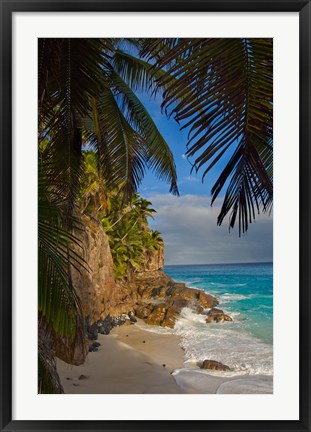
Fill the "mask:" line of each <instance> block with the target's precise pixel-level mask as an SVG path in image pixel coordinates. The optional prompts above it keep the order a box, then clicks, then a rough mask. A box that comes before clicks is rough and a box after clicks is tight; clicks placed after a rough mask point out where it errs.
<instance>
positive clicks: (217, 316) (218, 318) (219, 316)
mask: <svg viewBox="0 0 311 432" xmlns="http://www.w3.org/2000/svg"><path fill="white" fill-rule="evenodd" d="M224 321H233V320H232V318H231V317H230V316H229V315H226V314H225V313H224V311H223V310H221V309H217V308H212V309H211V310H210V311H209V312H208V314H207V318H206V320H205V322H206V323H207V324H209V323H214V322H215V323H219V322H224Z"/></svg>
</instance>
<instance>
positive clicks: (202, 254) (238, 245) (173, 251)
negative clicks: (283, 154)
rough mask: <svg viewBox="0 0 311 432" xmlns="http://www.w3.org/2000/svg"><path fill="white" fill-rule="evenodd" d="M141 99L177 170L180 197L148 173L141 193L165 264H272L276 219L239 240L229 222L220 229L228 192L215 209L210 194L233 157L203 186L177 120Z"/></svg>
mask: <svg viewBox="0 0 311 432" xmlns="http://www.w3.org/2000/svg"><path fill="white" fill-rule="evenodd" d="M139 97H140V99H141V101H142V102H143V103H144V105H145V106H146V107H147V109H148V111H149V113H150V114H151V116H152V118H153V120H154V121H155V123H156V125H157V126H158V128H159V130H160V132H161V133H162V135H163V136H164V138H165V139H166V141H167V143H168V144H169V146H170V148H171V150H172V152H173V154H174V158H175V163H176V167H177V175H178V186H179V192H180V194H181V196H180V197H179V198H178V197H174V196H172V195H170V194H169V185H168V184H166V183H164V182H163V181H160V180H158V179H157V178H156V177H155V176H154V175H153V174H152V173H151V172H147V173H146V176H145V178H144V180H143V182H142V184H141V186H140V188H139V191H140V192H141V195H142V196H143V197H144V198H147V199H149V200H150V201H151V202H152V204H153V207H154V208H155V210H156V211H157V214H156V215H155V220H154V221H150V225H151V227H152V228H153V229H157V230H159V231H160V232H161V234H162V237H163V238H164V243H165V264H167V265H168V264H209V263H210V264H214V263H231V262H232V263H234V262H237V263H239V262H265V261H272V256H273V248H272V237H273V236H272V233H273V231H272V222H273V218H272V215H270V216H269V215H267V214H263V215H260V216H258V217H257V218H256V222H255V223H253V224H251V225H250V228H249V231H248V233H247V234H245V235H243V236H242V237H241V238H239V236H238V229H237V228H235V229H234V230H231V232H229V229H228V220H225V221H224V222H223V226H221V227H218V226H217V223H216V221H217V215H218V213H219V210H220V206H221V202H222V197H223V195H224V193H225V191H222V192H221V194H220V195H219V198H218V199H217V200H216V201H215V203H214V205H213V208H211V206H210V202H211V198H210V191H211V187H212V185H213V183H214V182H215V180H216V179H217V176H218V175H219V173H220V172H221V170H222V169H223V167H224V165H225V164H226V161H227V160H228V157H229V156H230V155H227V157H226V158H224V160H223V161H221V162H220V163H219V164H218V165H217V166H216V167H215V168H213V170H212V171H211V172H210V173H209V174H208V176H206V178H205V180H204V183H203V184H202V181H201V175H200V172H199V173H198V174H196V173H195V172H193V173H192V175H190V170H191V164H190V163H189V161H188V160H187V159H186V158H185V152H186V143H187V131H185V130H183V131H180V127H179V125H178V124H177V122H176V121H175V120H174V119H173V118H171V119H170V120H168V119H167V118H166V116H165V115H164V114H162V113H161V109H160V104H159V102H158V101H155V100H154V99H150V97H149V96H147V95H140V96H139ZM230 153H231V152H230Z"/></svg>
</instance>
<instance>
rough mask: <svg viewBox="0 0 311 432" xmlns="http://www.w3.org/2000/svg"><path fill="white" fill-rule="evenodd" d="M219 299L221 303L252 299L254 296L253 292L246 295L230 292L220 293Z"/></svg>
mask: <svg viewBox="0 0 311 432" xmlns="http://www.w3.org/2000/svg"><path fill="white" fill-rule="evenodd" d="M218 298H219V301H220V303H229V302H231V301H239V300H246V299H250V298H253V297H252V294H250V295H248V296H246V295H243V294H229V293H225V294H222V295H220V296H219V297H218Z"/></svg>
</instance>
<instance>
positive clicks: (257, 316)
mask: <svg viewBox="0 0 311 432" xmlns="http://www.w3.org/2000/svg"><path fill="white" fill-rule="evenodd" d="M164 271H165V273H167V274H168V275H169V276H171V277H172V278H173V279H174V280H175V281H177V282H184V283H185V284H186V285H187V286H188V287H194V288H200V289H202V290H204V291H206V292H207V293H210V294H212V295H214V296H216V297H217V298H218V300H219V305H218V306H217V307H218V308H220V309H223V310H224V311H225V313H227V314H228V315H230V316H231V317H232V318H233V322H232V323H231V322H225V323H218V324H206V323H205V318H204V317H203V316H200V315H197V314H195V313H193V311H192V310H191V309H188V308H185V309H184V310H183V313H182V316H181V318H180V319H179V320H178V321H177V323H176V325H175V329H174V332H175V333H177V334H178V335H180V336H181V343H182V346H183V348H184V349H185V356H186V365H187V364H188V366H189V367H190V368H191V367H194V365H195V364H196V363H197V362H198V361H202V360H204V359H214V360H217V361H220V362H222V363H224V364H226V365H228V366H230V367H231V368H232V369H233V371H234V373H238V374H239V373H241V372H243V373H248V374H251V375H253V374H255V375H257V374H265V375H272V373H273V369H272V367H273V358H272V352H273V350H272V342H273V267H272V264H271V263H254V264H218V265H182V266H165V269H164Z"/></svg>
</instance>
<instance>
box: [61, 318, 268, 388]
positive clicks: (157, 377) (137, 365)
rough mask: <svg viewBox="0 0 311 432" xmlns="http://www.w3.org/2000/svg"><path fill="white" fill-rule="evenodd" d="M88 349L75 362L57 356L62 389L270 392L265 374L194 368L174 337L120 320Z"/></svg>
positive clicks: (176, 337)
mask: <svg viewBox="0 0 311 432" xmlns="http://www.w3.org/2000/svg"><path fill="white" fill-rule="evenodd" d="M98 341H99V342H100V344H101V346H100V347H99V350H98V351H97V352H91V353H89V355H88V357H87V359H86V362H85V363H84V364H83V365H81V366H71V365H68V364H66V363H64V362H62V361H61V360H58V361H57V369H58V372H59V375H60V378H61V382H62V384H63V387H64V391H65V393H70V394H74V393H76V394H174V393H175V394H186V393H188V394H191V393H192V394H198V393H200V394H225V393H227V394H258V393H264V394H267V393H272V392H273V380H272V377H271V376H263V375H255V376H251V375H236V376H228V377H220V376H213V375H212V374H209V373H207V372H206V371H203V370H200V369H190V370H189V369H184V368H183V365H184V355H183V350H182V348H181V347H180V346H179V342H180V340H179V337H178V336H176V335H172V334H164V333H163V334H162V333H161V334H159V333H153V332H150V331H146V330H144V329H142V328H140V327H139V326H137V325H130V326H121V327H117V328H115V329H113V330H112V332H111V333H110V334H109V335H108V336H103V335H99V338H98Z"/></svg>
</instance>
